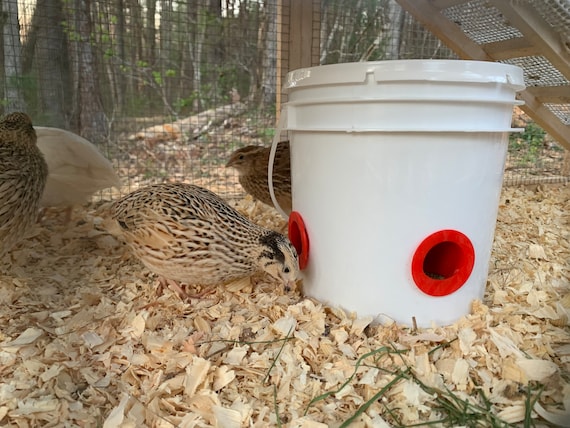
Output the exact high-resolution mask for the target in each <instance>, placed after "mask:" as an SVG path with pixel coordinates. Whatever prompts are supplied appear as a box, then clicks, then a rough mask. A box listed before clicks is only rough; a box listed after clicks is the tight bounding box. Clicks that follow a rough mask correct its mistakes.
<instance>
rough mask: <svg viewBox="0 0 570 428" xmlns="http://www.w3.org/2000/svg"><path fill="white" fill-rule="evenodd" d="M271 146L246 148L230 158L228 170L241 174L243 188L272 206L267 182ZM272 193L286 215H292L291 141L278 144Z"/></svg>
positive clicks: (237, 151) (227, 165) (227, 164)
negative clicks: (231, 169)
mask: <svg viewBox="0 0 570 428" xmlns="http://www.w3.org/2000/svg"><path fill="white" fill-rule="evenodd" d="M270 151H271V147H260V146H246V147H242V148H241V149H238V150H236V151H235V152H233V153H232V154H231V155H230V159H229V160H228V162H227V163H226V168H227V167H233V168H235V169H236V170H237V171H238V174H239V182H240V184H241V186H242V187H243V189H244V190H245V191H246V192H247V193H249V194H250V195H251V196H253V197H254V198H255V199H258V200H259V201H261V202H263V203H264V204H267V205H269V206H273V201H272V200H271V195H270V193H269V184H268V180H267V166H268V164H269V154H270ZM273 191H274V193H275V197H276V199H277V202H279V205H280V206H281V208H282V209H283V211H285V212H286V213H290V212H291V205H292V203H291V159H290V153H289V142H288V141H282V142H280V143H279V144H278V145H277V149H276V152H275V162H274V165H273Z"/></svg>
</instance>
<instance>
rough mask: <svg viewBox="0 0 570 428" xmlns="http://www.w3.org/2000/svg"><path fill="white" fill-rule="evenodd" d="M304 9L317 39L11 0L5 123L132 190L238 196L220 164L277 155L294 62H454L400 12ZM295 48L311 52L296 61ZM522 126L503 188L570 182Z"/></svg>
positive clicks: (251, 7)
mask: <svg viewBox="0 0 570 428" xmlns="http://www.w3.org/2000/svg"><path fill="white" fill-rule="evenodd" d="M300 3H302V6H301V7H304V8H306V10H307V12H306V13H305V14H304V15H303V14H301V15H300V16H301V19H306V20H307V22H308V23H309V28H311V31H310V32H307V31H306V30H305V29H303V30H302V31H301V30H300V27H299V25H298V24H299V17H298V16H291V8H290V7H289V6H290V4H291V2H288V1H280V2H278V1H277V0H224V1H221V0H181V1H174V0H158V1H157V0H103V1H90V0H71V1H65V2H63V1H61V0H37V1H36V0H21V1H17V0H3V1H2V3H1V4H2V11H3V15H2V16H3V17H4V18H3V21H2V23H3V32H2V35H1V37H2V43H0V49H2V51H1V53H2V54H1V55H0V62H1V68H2V76H3V84H2V85H1V87H0V98H1V99H2V100H3V103H2V110H3V111H2V113H6V112H9V111H13V110H24V111H27V112H28V113H30V115H31V116H32V117H33V119H34V123H35V124H37V125H43V126H55V127H61V128H65V129H69V130H72V131H74V132H76V133H78V134H80V135H83V136H84V137H86V138H88V139H89V140H91V141H92V142H94V143H95V144H97V145H98V147H99V148H101V150H102V151H103V152H104V153H105V154H106V155H107V156H108V157H109V159H110V160H111V161H112V162H113V164H114V166H115V167H116V169H117V172H118V173H119V175H120V177H121V178H122V181H123V183H124V185H125V189H124V190H128V189H131V188H134V187H138V186H139V185H142V184H146V183H151V182H161V181H168V180H187V181H190V182H193V183H196V184H200V185H204V186H206V187H209V188H211V189H212V190H214V191H217V192H219V193H222V194H226V195H235V194H239V193H240V192H241V188H240V186H239V185H238V184H237V177H236V175H235V172H234V171H233V170H231V169H229V170H228V169H226V168H225V166H224V165H225V162H226V161H227V159H228V157H229V155H230V153H231V152H232V151H234V150H235V149H237V148H239V147H242V146H245V145H250V144H254V145H269V144H270V142H271V140H272V137H273V135H274V133H275V125H276V114H277V113H278V110H279V108H278V107H276V106H278V105H279V103H281V102H283V101H286V98H285V97H283V96H282V94H281V93H280V92H281V91H280V85H281V84H282V78H283V75H284V74H285V73H286V72H287V71H289V70H291V69H292V68H295V64H296V62H295V61H296V60H295V55H300V56H301V57H302V56H308V58H309V60H308V61H309V62H310V63H311V65H318V64H332V63H339V62H350V61H376V60H387V59H412V58H434V59H435V58H456V56H455V55H454V54H453V52H452V51H450V50H449V49H448V48H447V47H446V46H445V45H444V44H443V43H442V42H441V41H439V40H438V39H437V38H436V37H434V36H433V35H432V34H431V33H429V32H428V31H427V30H426V29H424V28H423V27H422V26H421V25H420V24H418V23H417V22H415V21H414V20H413V18H412V17H411V16H410V15H408V14H407V13H405V12H404V11H403V10H402V9H401V8H400V7H399V6H398V4H397V3H396V2H395V1H394V0H372V1H365V2H364V1H358V2H354V1H351V0H323V1H316V0H312V1H306V2H300ZM305 15H306V16H305ZM295 38H310V39H311V40H312V46H313V47H314V48H312V49H311V51H310V52H293V51H289V46H290V42H291V40H293V39H295ZM410 120H413V118H410ZM517 120H518V119H517ZM520 123H522V124H523V125H522V126H525V127H526V130H525V132H523V133H521V134H518V135H517V136H513V137H512V138H511V142H510V146H509V149H510V150H509V160H508V162H507V169H506V177H507V178H509V179H510V180H511V181H512V182H529V181H532V180H534V179H537V178H542V177H564V176H566V177H567V176H568V175H569V174H570V172H569V171H567V170H565V168H567V166H565V163H564V156H565V153H564V151H563V150H562V149H561V147H560V146H558V145H557V143H556V142H555V141H551V140H549V139H548V138H547V136H545V135H544V133H543V132H542V133H541V130H540V128H538V127H537V126H536V125H534V124H533V123H532V122H530V121H529V120H528V118H522V119H520ZM519 126H520V124H519ZM566 157H567V156H566ZM569 169H570V168H569ZM517 180H518V181H517Z"/></svg>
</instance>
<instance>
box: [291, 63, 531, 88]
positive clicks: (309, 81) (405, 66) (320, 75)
mask: <svg viewBox="0 0 570 428" xmlns="http://www.w3.org/2000/svg"><path fill="white" fill-rule="evenodd" d="M369 74H372V75H374V79H375V81H376V82H390V81H392V82H393V81H432V82H471V83H502V84H505V85H508V86H510V87H512V88H513V89H514V90H516V91H520V90H522V89H524V88H525V85H524V76H523V70H522V68H520V67H518V66H516V65H510V64H502V63H497V62H490V61H468V60H437V59H410V60H387V61H370V62H348V63H341V64H329V65H321V66H317V67H308V68H300V69H297V70H293V71H291V72H289V73H288V74H287V81H286V82H285V86H284V90H285V92H290V91H292V90H294V89H295V88H299V87H310V86H317V85H336V84H350V83H363V82H365V81H366V77H367V75H369Z"/></svg>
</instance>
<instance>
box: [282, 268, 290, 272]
mask: <svg viewBox="0 0 570 428" xmlns="http://www.w3.org/2000/svg"><path fill="white" fill-rule="evenodd" d="M290 271H291V269H289V268H288V267H286V268H285V269H283V272H285V273H289V272H290Z"/></svg>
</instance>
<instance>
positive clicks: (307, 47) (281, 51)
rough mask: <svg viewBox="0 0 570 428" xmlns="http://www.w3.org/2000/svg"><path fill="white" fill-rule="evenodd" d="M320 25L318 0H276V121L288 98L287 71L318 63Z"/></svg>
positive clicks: (319, 4)
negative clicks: (285, 86)
mask: <svg viewBox="0 0 570 428" xmlns="http://www.w3.org/2000/svg"><path fill="white" fill-rule="evenodd" d="M320 29H321V3H320V0H277V97H276V106H275V111H276V120H277V121H278V120H279V115H280V112H281V105H282V104H283V103H284V102H286V101H287V95H286V94H284V93H283V84H284V83H285V81H286V77H287V73H288V72H289V71H291V70H295V69H297V68H302V67H312V66H315V65H319V55H320Z"/></svg>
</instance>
